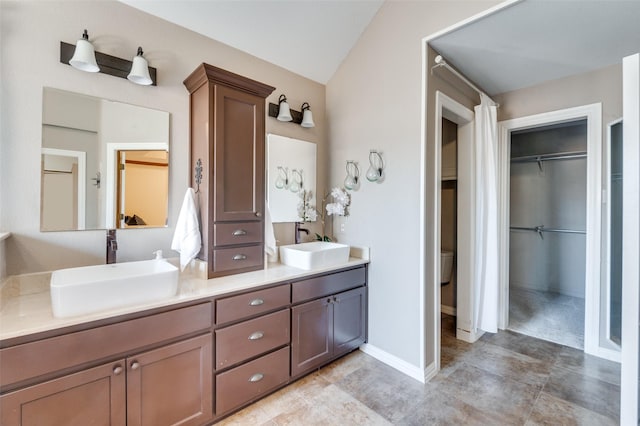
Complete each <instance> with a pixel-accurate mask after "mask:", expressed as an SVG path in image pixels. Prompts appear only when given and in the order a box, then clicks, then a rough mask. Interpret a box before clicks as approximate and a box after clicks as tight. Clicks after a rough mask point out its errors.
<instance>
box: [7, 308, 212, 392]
mask: <svg viewBox="0 0 640 426" xmlns="http://www.w3.org/2000/svg"><path fill="white" fill-rule="evenodd" d="M211 312H212V310H211V303H209V302H207V303H202V304H200V305H196V306H190V307H186V308H181V309H176V310H173V311H169V312H163V313H160V314H156V315H151V316H147V317H144V318H138V319H133V320H129V321H124V322H120V323H116V324H111V325H105V326H102V327H97V328H93V329H90V330H84V331H78V332H75V333H69V334H65V335H62V336H56V337H51V338H49V339H43V340H39V341H36V342H31V343H25V344H22V345H17V346H12V347H9V348H4V349H1V350H0V359H1V360H2V362H0V386H2V387H5V386H7V385H10V384H12V383H17V382H21V381H24V380H28V379H31V378H35V377H38V376H42V375H46V374H50V373H54V372H57V371H59V370H63V369H66V368H72V367H75V366H79V365H82V364H87V363H91V362H93V361H96V360H101V359H107V358H109V357H112V356H115V355H119V356H122V355H127V354H128V353H129V352H130V351H132V350H135V349H137V348H142V347H145V346H150V345H154V344H156V343H160V342H163V341H167V340H171V339H175V338H177V337H180V336H183V335H187V334H191V333H195V332H198V331H201V330H206V329H210V328H211V323H212V321H211V320H212V318H211Z"/></svg>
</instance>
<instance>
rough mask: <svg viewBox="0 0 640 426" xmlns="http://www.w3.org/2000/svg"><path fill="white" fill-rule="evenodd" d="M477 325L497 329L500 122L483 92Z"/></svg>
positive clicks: (478, 116)
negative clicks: (498, 123) (498, 122)
mask: <svg viewBox="0 0 640 426" xmlns="http://www.w3.org/2000/svg"><path fill="white" fill-rule="evenodd" d="M475 133H476V138H475V144H474V147H475V166H476V167H475V169H476V170H475V177H476V179H475V185H476V187H475V189H476V191H475V192H476V211H475V213H476V214H475V218H476V221H475V228H476V232H475V234H476V235H475V262H474V263H475V273H474V281H475V283H474V284H475V285H474V287H473V288H474V292H473V294H474V313H475V318H474V319H475V321H474V328H475V330H476V331H477V330H478V329H480V330H484V331H487V332H490V333H496V332H497V331H498V178H497V166H498V125H497V107H496V104H495V103H494V102H493V101H492V100H491V98H489V97H488V96H487V95H485V94H484V93H482V94H480V105H477V106H476V107H475Z"/></svg>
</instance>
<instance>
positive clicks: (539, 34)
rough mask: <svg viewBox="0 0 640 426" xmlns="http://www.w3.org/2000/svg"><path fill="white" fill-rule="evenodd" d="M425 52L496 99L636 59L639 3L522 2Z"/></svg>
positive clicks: (594, 0)
mask: <svg viewBox="0 0 640 426" xmlns="http://www.w3.org/2000/svg"><path fill="white" fill-rule="evenodd" d="M430 45H431V46H432V47H433V48H434V49H435V50H436V51H438V53H440V54H441V55H442V56H443V57H444V58H445V60H446V61H447V63H449V64H450V65H452V66H454V67H455V68H457V69H458V70H459V71H461V72H462V73H463V74H465V75H466V76H467V77H468V78H469V79H470V80H472V81H473V82H475V83H476V85H478V86H480V87H481V88H482V89H483V90H484V91H485V92H487V93H488V94H489V95H495V94H498V93H504V92H508V91H511V90H515V89H520V88H523V87H529V86H533V85H535V84H538V83H541V82H543V81H547V80H552V79H558V78H561V77H566V76H569V75H573V74H578V73H584V72H587V71H592V70H596V69H600V68H604V67H606V66H608V65H613V64H615V63H621V62H622V61H621V59H622V58H623V57H624V56H627V55H630V54H633V53H638V52H640V1H639V0H627V1H623V0H589V1H586V0H553V1H552V0H525V1H522V2H518V3H515V4H514V5H512V6H510V7H508V8H506V9H503V10H501V11H499V12H498V13H495V14H493V15H490V16H487V17H484V18H482V19H481V20H479V21H476V22H473V23H471V24H469V25H467V26H464V27H462V28H460V29H458V30H455V31H453V32H449V33H447V34H445V35H443V36H441V37H438V38H436V39H434V40H432V41H430ZM432 65H433V64H432Z"/></svg>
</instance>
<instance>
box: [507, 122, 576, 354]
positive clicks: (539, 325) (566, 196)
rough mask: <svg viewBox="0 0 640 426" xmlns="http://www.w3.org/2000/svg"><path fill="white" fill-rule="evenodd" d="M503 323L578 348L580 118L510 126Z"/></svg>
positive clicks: (520, 331) (524, 332) (523, 331)
mask: <svg viewBox="0 0 640 426" xmlns="http://www.w3.org/2000/svg"><path fill="white" fill-rule="evenodd" d="M510 170H511V176H510V238H509V324H508V328H509V329H511V330H514V331H517V332H519V333H523V334H527V335H531V336H535V337H538V338H541V339H545V340H549V341H553V342H556V343H561V344H564V345H568V346H572V347H575V348H579V349H583V348H584V318H585V262H586V260H585V259H586V232H585V230H586V216H587V215H586V211H587V202H586V197H587V184H586V182H587V122H586V120H579V121H573V122H569V123H562V124H555V125H552V126H545V127H537V128H534V129H527V130H520V131H516V132H513V133H512V134H511V167H510Z"/></svg>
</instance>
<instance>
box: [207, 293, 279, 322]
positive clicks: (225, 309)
mask: <svg viewBox="0 0 640 426" xmlns="http://www.w3.org/2000/svg"><path fill="white" fill-rule="evenodd" d="M290 301H291V287H290V285H289V284H286V285H280V286H278V287H271V288H267V289H264V290H257V291H252V292H251V293H244V294H239V295H237V296H232V297H227V298H226V299H218V300H216V324H224V323H226V322H231V321H236V320H240V319H242V318H246V317H252V316H254V315H257V314H261V313H263V312H268V311H273V310H275V309H278V308H281V307H284V306H286V305H288V304H289V302H290Z"/></svg>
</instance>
